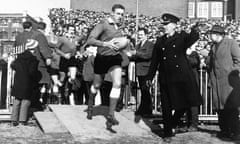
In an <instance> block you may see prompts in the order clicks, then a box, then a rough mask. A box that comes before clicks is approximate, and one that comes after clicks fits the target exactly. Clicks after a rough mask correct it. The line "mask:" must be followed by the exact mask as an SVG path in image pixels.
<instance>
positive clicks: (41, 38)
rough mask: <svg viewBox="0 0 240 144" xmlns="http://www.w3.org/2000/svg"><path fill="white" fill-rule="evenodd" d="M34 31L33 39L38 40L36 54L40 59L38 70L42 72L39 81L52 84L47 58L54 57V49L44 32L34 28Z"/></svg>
mask: <svg viewBox="0 0 240 144" xmlns="http://www.w3.org/2000/svg"><path fill="white" fill-rule="evenodd" d="M32 33H33V35H32V39H34V40H36V41H38V47H37V48H36V49H35V52H34V55H35V56H36V57H37V59H38V60H39V64H38V70H39V71H40V72H41V74H42V78H41V80H40V82H39V83H41V84H50V82H51V79H50V75H49V72H48V68H47V65H46V59H48V58H49V59H51V58H52V50H51V48H50V47H49V44H48V41H47V38H46V36H45V35H44V34H43V33H42V32H40V31H38V30H32Z"/></svg>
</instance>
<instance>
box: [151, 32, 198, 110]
mask: <svg viewBox="0 0 240 144" xmlns="http://www.w3.org/2000/svg"><path fill="white" fill-rule="evenodd" d="M198 38H199V35H198V33H197V32H196V31H194V30H192V32H191V33H190V34H187V33H185V32H181V33H175V34H174V35H173V36H171V37H169V38H167V36H166V35H164V36H162V37H160V38H158V39H157V41H156V44H155V45H154V50H153V55H152V61H151V65H150V69H149V73H148V74H149V79H153V77H154V75H155V73H156V70H157V69H158V71H159V83H160V87H161V86H162V87H164V88H165V89H164V93H166V94H167V97H169V100H170V106H171V108H172V109H181V108H186V107H190V106H199V105H200V104H201V103H202V97H201V96H200V92H199V88H198V85H197V82H196V79H195V77H194V74H193V72H192V70H191V66H190V64H189V62H188V60H187V57H186V49H187V48H189V47H190V46H191V45H192V44H193V43H194V42H195V41H197V40H198Z"/></svg>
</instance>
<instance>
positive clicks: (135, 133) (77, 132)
mask: <svg viewBox="0 0 240 144" xmlns="http://www.w3.org/2000/svg"><path fill="white" fill-rule="evenodd" d="M49 108H50V109H51V110H52V112H53V113H54V114H56V116H57V118H58V119H59V121H60V122H62V123H63V125H64V126H65V127H66V128H67V129H68V131H69V132H70V133H71V135H72V136H73V137H74V139H75V140H76V141H80V142H82V143H91V141H92V140H94V139H95V140H97V139H101V140H107V141H109V140H111V139H118V138H119V137H126V136H127V137H134V138H138V137H145V138H147V139H154V136H153V134H152V133H151V132H150V131H149V130H146V129H143V128H141V127H140V126H138V125H137V124H136V123H135V122H134V121H132V120H129V119H127V118H126V117H124V116H123V115H121V114H119V113H117V112H116V113H115V116H116V118H117V119H118V120H119V122H120V124H119V125H117V126H113V130H114V131H116V133H112V132H110V131H108V130H107V129H106V124H105V123H106V116H107V114H108V107H104V106H97V107H95V108H94V109H93V119H92V120H88V119H87V118H86V116H87V113H86V109H87V106H70V105H49Z"/></svg>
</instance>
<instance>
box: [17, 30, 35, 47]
mask: <svg viewBox="0 0 240 144" xmlns="http://www.w3.org/2000/svg"><path fill="white" fill-rule="evenodd" d="M32 34H33V33H32V31H23V32H21V33H19V34H18V35H17V36H16V38H15V43H14V46H25V44H26V42H27V39H31V37H32Z"/></svg>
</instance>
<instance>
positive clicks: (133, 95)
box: [6, 46, 217, 121]
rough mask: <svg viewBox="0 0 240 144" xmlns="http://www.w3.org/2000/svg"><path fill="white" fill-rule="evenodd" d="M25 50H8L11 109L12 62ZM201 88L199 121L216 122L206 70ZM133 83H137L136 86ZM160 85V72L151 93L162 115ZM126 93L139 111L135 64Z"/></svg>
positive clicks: (8, 104) (8, 101)
mask: <svg viewBox="0 0 240 144" xmlns="http://www.w3.org/2000/svg"><path fill="white" fill-rule="evenodd" d="M24 50H25V48H24V47H21V46H20V47H13V48H11V49H9V50H8V54H9V56H8V59H7V60H8V66H7V71H8V72H7V98H6V108H7V109H11V105H12V104H13V97H12V96H11V88H12V86H13V83H14V71H13V70H12V69H11V66H10V64H11V62H12V61H13V60H15V59H16V57H17V54H19V53H22V52H23V51H24ZM199 77H200V80H199V83H200V84H199V86H200V93H201V95H202V97H203V105H201V106H200V111H199V120H200V121H216V120H217V114H216V112H214V110H213V105H212V92H211V87H210V86H209V85H208V81H209V76H208V73H207V71H206V70H205V69H200V70H199ZM132 83H135V84H134V86H133V84H132ZM159 87H160V86H159V83H158V72H157V73H156V75H155V77H154V80H153V85H152V87H151V88H150V93H151V94H152V98H153V107H154V108H153V109H154V113H161V112H160V108H161V103H160V92H159ZM124 88H125V91H124V99H123V103H124V106H125V108H128V107H129V105H133V106H132V108H133V107H134V108H133V109H135V110H136V109H137V107H138V106H139V103H140V96H141V93H140V90H139V86H138V85H137V78H136V76H135V64H134V63H130V65H129V69H128V80H127V83H125V86H124Z"/></svg>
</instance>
